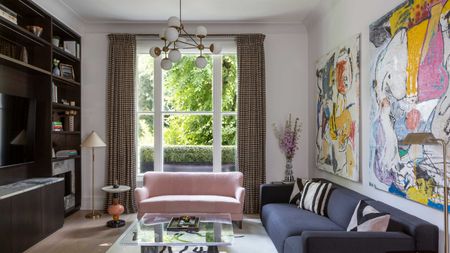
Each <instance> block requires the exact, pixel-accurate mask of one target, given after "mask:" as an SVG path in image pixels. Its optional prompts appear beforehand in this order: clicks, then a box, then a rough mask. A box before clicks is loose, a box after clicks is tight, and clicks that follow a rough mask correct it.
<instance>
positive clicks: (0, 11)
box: [0, 4, 17, 25]
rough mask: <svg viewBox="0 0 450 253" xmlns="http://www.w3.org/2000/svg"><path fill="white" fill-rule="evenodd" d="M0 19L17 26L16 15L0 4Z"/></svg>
mask: <svg viewBox="0 0 450 253" xmlns="http://www.w3.org/2000/svg"><path fill="white" fill-rule="evenodd" d="M0 17H3V18H5V19H6V20H8V21H10V22H12V23H14V24H15V25H17V13H15V12H14V11H12V10H10V9H9V8H8V7H6V6H4V5H3V4H0Z"/></svg>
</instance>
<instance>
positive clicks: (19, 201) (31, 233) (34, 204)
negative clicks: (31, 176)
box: [11, 188, 44, 252]
mask: <svg viewBox="0 0 450 253" xmlns="http://www.w3.org/2000/svg"><path fill="white" fill-rule="evenodd" d="M41 193H42V189H41V188H39V189H36V190H33V191H28V192H25V193H22V194H19V195H16V196H13V197H11V218H12V221H11V223H12V230H11V234H12V235H13V238H12V244H13V252H23V251H25V250H26V249H28V248H29V247H30V246H31V245H33V244H34V243H36V242H38V241H39V240H40V239H41V238H42V205H43V204H44V203H42V202H41V200H42V195H41Z"/></svg>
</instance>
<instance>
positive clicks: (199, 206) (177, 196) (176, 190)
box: [134, 172, 245, 227]
mask: <svg viewBox="0 0 450 253" xmlns="http://www.w3.org/2000/svg"><path fill="white" fill-rule="evenodd" d="M242 182H243V175H242V173H241V172H224V173H197V172H195V173H185V172H146V173H145V174H144V184H143V187H141V188H136V189H135V191H134V194H135V198H136V204H137V208H138V219H140V218H141V217H142V216H143V215H144V214H145V213H230V214H231V218H232V220H233V221H235V222H237V223H238V225H239V227H242V219H243V209H244V196H245V189H244V188H243V187H242Z"/></svg>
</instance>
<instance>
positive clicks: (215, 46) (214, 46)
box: [209, 43, 222, 54]
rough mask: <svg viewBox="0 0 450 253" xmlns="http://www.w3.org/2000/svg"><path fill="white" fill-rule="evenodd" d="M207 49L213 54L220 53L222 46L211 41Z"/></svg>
mask: <svg viewBox="0 0 450 253" xmlns="http://www.w3.org/2000/svg"><path fill="white" fill-rule="evenodd" d="M209 50H210V51H211V53H213V54H220V52H222V46H221V45H220V44H217V43H213V44H211V46H209Z"/></svg>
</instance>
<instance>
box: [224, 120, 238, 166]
mask: <svg viewBox="0 0 450 253" xmlns="http://www.w3.org/2000/svg"><path fill="white" fill-rule="evenodd" d="M236 129H237V128H236V115H226V116H222V171H223V172H227V171H237V167H236V155H237V152H236V149H237V148H236V147H237V146H236V144H237V143H236V140H237V136H236V133H237V131H236Z"/></svg>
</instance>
